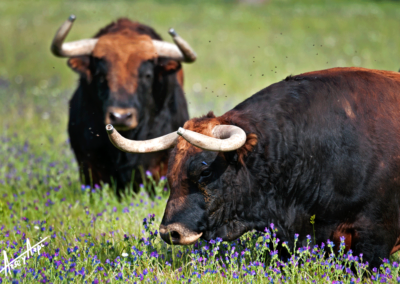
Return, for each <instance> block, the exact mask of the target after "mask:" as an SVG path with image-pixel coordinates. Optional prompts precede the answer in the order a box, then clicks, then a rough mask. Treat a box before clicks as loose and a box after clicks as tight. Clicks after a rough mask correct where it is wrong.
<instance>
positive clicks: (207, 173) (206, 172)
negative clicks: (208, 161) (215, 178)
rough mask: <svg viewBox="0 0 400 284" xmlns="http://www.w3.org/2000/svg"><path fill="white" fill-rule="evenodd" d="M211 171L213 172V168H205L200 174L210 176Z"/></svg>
mask: <svg viewBox="0 0 400 284" xmlns="http://www.w3.org/2000/svg"><path fill="white" fill-rule="evenodd" d="M211 173H212V172H211V170H204V171H202V172H201V174H200V176H201V177H203V178H205V177H209V176H211Z"/></svg>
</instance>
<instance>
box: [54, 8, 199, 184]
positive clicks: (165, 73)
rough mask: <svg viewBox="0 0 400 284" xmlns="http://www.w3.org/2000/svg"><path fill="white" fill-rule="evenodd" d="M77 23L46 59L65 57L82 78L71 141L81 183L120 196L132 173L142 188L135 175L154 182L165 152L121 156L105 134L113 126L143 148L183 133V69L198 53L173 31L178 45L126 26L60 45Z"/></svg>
mask: <svg viewBox="0 0 400 284" xmlns="http://www.w3.org/2000/svg"><path fill="white" fill-rule="evenodd" d="M74 20H75V16H73V15H72V16H70V17H69V19H68V20H67V21H66V22H65V23H64V24H63V25H62V26H61V27H60V28H59V30H58V31H57V33H56V35H55V37H54V39H53V42H52V45H51V51H52V52H53V54H54V55H56V56H58V57H68V58H69V59H68V66H69V67H70V68H71V69H72V70H74V71H76V72H77V73H78V74H79V76H80V77H79V85H78V87H77V89H76V91H75V93H74V95H73V97H72V99H71V101H70V106H69V122H68V134H69V138H70V143H71V146H72V149H73V151H74V153H75V156H76V159H77V161H78V164H79V167H80V171H81V173H82V176H81V177H82V182H85V183H86V184H89V183H90V184H100V183H101V182H105V183H111V184H113V185H114V186H116V187H117V189H121V188H125V187H126V186H129V185H130V184H131V181H132V176H133V172H134V171H136V174H135V178H134V181H135V183H136V184H139V183H141V182H142V175H141V174H140V173H139V171H138V169H139V168H140V167H141V168H142V169H143V170H144V171H149V172H150V173H151V174H152V175H153V176H154V177H155V178H157V177H160V176H162V175H165V174H166V171H167V164H168V151H167V150H165V151H160V152H158V153H153V154H144V152H143V151H142V152H141V151H139V153H137V154H131V153H122V152H120V151H118V150H117V149H115V148H114V147H113V146H112V144H111V143H110V141H109V140H108V138H107V136H106V135H104V133H102V131H103V129H104V125H105V124H109V123H112V124H114V125H115V127H116V128H117V129H118V130H120V131H121V133H122V135H123V136H124V137H127V138H130V139H138V140H146V139H151V138H154V137H158V136H160V135H163V134H167V133H169V132H171V131H173V130H175V129H177V128H178V127H180V126H182V125H183V124H184V122H185V121H186V120H188V111H187V104H186V100H185V97H184V93H183V71H182V68H181V62H187V63H189V62H193V61H195V59H196V54H195V52H194V51H193V50H192V48H191V47H190V46H189V45H188V43H187V42H186V41H184V40H183V39H182V38H181V37H179V36H178V35H177V34H176V32H175V31H174V30H173V29H171V30H170V31H169V33H170V34H171V36H172V37H173V40H174V42H175V44H172V43H168V42H165V41H162V39H161V37H160V36H159V35H158V34H157V33H156V32H155V31H154V30H153V29H152V28H151V27H148V26H145V25H143V24H140V23H137V22H132V21H130V20H128V19H124V18H122V19H119V20H118V21H116V22H113V23H111V24H109V25H107V26H106V27H104V28H102V29H101V30H100V31H99V32H98V33H97V34H96V35H95V36H94V38H90V39H83V40H79V41H74V42H66V43H64V40H65V38H66V36H67V35H68V32H69V31H70V29H71V27H72V24H73V22H74ZM137 188H138V187H136V189H137Z"/></svg>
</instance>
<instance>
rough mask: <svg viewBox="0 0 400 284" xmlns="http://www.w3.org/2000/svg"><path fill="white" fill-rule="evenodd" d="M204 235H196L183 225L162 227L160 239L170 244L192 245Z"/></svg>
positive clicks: (176, 224)
mask: <svg viewBox="0 0 400 284" xmlns="http://www.w3.org/2000/svg"><path fill="white" fill-rule="evenodd" d="M202 234H203V233H196V232H193V231H192V230H190V229H188V228H187V227H185V226H184V225H183V224H181V223H174V224H169V225H167V226H165V225H162V224H161V225H160V237H161V238H162V239H163V240H164V241H165V242H166V243H168V244H174V245H191V244H193V243H194V242H196V241H197V240H198V239H199V238H200V237H201V235H202Z"/></svg>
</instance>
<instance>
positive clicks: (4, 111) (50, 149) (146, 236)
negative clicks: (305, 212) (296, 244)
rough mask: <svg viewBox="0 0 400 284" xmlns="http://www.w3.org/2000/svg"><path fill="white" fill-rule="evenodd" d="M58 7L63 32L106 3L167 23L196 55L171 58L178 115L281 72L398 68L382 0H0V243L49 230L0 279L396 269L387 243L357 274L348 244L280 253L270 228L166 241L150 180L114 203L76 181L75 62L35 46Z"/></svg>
mask: <svg viewBox="0 0 400 284" xmlns="http://www.w3.org/2000/svg"><path fill="white" fill-rule="evenodd" d="M71 13H74V14H76V15H77V20H76V22H75V24H74V27H73V29H72V31H71V34H70V36H69V37H68V40H76V39H80V38H84V37H90V36H91V35H93V34H94V33H95V32H96V31H97V30H98V29H99V28H100V27H102V26H104V25H106V24H107V23H109V22H110V21H112V20H114V19H116V18H118V17H120V16H128V17H130V18H132V19H136V20H138V21H141V22H143V23H146V24H148V25H150V26H152V27H154V28H155V29H156V30H157V31H158V32H159V33H160V34H161V35H162V36H163V37H164V39H167V40H169V37H168V35H167V30H168V28H169V27H174V28H175V29H176V30H177V31H178V32H179V33H180V35H182V36H183V37H184V38H185V39H187V41H188V42H190V43H191V45H192V46H193V48H194V49H195V50H196V51H197V53H198V61H196V62H195V63H193V64H191V65H190V64H188V65H185V66H184V69H185V75H186V79H185V90H186V96H187V98H188V101H189V112H190V114H191V116H198V115H201V114H204V113H206V112H207V111H208V110H214V111H215V113H216V114H222V113H224V112H225V111H227V110H229V109H231V108H232V107H234V106H235V105H236V104H237V103H239V102H241V101H243V100H244V99H245V98H247V97H248V96H250V95H252V94H253V93H254V92H256V91H258V90H260V89H262V88H264V87H266V86H268V85H269V84H271V83H273V82H276V81H279V80H281V79H283V78H285V77H286V76H287V75H289V74H298V73H301V72H306V71H310V70H318V69H325V68H330V67H335V66H363V67H367V68H376V69H386V70H394V71H397V70H398V69H399V67H400V55H399V46H400V36H399V34H398V26H399V19H400V9H399V4H398V3H396V2H395V1H379V2H373V1H351V2H350V1H289V0H285V1H267V2H266V4H263V5H245V4H237V3H236V2H235V1H207V2H203V1H197V0H196V1H191V2H184V1H172V2H170V3H168V4H166V3H165V2H164V1H156V2H151V1H138V2H135V3H131V2H128V1H114V2H107V1H86V2H77V1H68V2H67V1H66V2H60V1H35V2H34V1H30V2H25V1H20V2H19V1H2V2H0V15H1V17H0V30H1V33H0V102H1V103H0V196H2V198H1V199H0V220H1V222H0V224H1V225H2V227H1V231H0V249H1V251H6V252H7V254H8V257H9V259H11V257H16V256H17V255H20V253H22V251H23V250H25V245H26V244H25V240H26V238H29V239H30V241H31V244H32V245H33V244H34V243H36V242H38V241H39V240H40V238H43V237H47V236H49V237H50V238H49V240H46V242H47V244H46V246H45V247H44V248H43V249H42V251H43V252H44V253H43V254H42V255H41V256H40V257H37V256H35V257H34V258H32V259H29V260H27V261H26V265H24V266H23V265H21V266H20V267H17V268H16V271H15V272H13V273H12V275H11V276H10V275H9V276H7V277H5V276H4V272H2V273H1V275H0V277H1V278H2V281H3V282H12V281H19V283H31V282H32V281H34V280H33V279H36V281H42V282H53V283H64V282H66V281H69V282H74V283H82V282H84V281H87V283H92V282H94V283H97V282H96V281H100V282H105V281H109V282H112V283H114V282H122V281H125V280H128V282H135V281H141V279H143V281H147V282H150V283H152V282H155V281H156V280H155V279H156V278H157V280H158V281H160V282H168V283H181V282H185V283H187V282H188V281H189V280H191V281H193V282H195V283H203V282H217V281H218V282H222V283H236V282H237V283H239V282H247V283H251V282H255V281H258V282H271V281H273V282H274V283H277V282H292V283H298V282H307V283H308V282H312V281H313V280H315V281H317V282H327V281H328V280H327V278H326V277H329V282H333V281H343V282H346V283H350V282H351V281H352V278H354V282H357V279H358V280H359V281H362V282H378V281H381V279H383V280H385V281H388V282H396V281H397V277H398V265H397V262H398V256H397V255H395V256H394V257H392V258H391V261H390V263H388V262H385V263H384V264H383V266H382V268H378V270H377V271H376V272H374V271H372V273H371V274H369V272H367V271H366V270H365V267H364V266H363V265H364V264H359V263H361V261H360V259H359V257H360V256H350V255H348V254H346V255H345V254H343V253H342V254H339V255H338V256H330V253H329V250H330V249H329V248H328V250H327V252H325V250H322V249H321V248H320V247H319V248H314V247H312V246H311V245H310V244H309V245H308V247H305V248H301V249H300V250H296V252H295V253H294V252H292V254H293V255H294V256H293V259H291V260H289V261H287V262H283V261H281V260H279V259H278V257H277V255H276V253H275V249H274V243H276V242H278V240H276V239H275V241H274V236H273V231H271V230H272V229H271V228H269V232H264V233H263V234H254V233H253V232H250V233H248V234H246V235H245V236H243V237H242V238H241V240H238V241H236V242H234V243H221V242H219V241H218V240H216V242H215V243H205V242H201V243H198V244H196V245H195V246H191V247H173V246H168V245H165V244H164V243H163V242H162V241H161V240H160V239H159V238H158V237H156V236H155V230H156V229H157V227H158V224H159V223H160V221H161V218H162V215H163V211H164V208H165V203H166V200H167V195H166V194H165V193H164V190H163V188H164V185H163V184H161V185H159V186H158V192H157V197H156V198H154V199H151V198H150V197H149V196H148V195H147V194H146V193H145V189H143V191H142V192H141V193H139V194H138V195H135V196H132V195H129V196H127V197H126V198H124V199H123V200H122V201H121V202H118V201H117V199H116V198H115V196H114V194H113V192H112V190H111V189H110V188H109V187H108V186H107V185H105V186H104V188H103V189H102V190H98V189H89V188H86V187H83V189H82V185H81V184H80V183H79V179H78V176H79V174H78V170H77V165H76V162H75V159H74V156H73V154H72V151H71V149H70V146H69V144H68V137H67V133H66V123H67V110H68V100H69V98H70V96H71V94H72V92H73V90H74V88H75V86H76V81H77V75H76V74H75V73H73V72H72V71H71V70H70V69H69V68H68V67H67V66H66V60H65V59H59V58H55V57H53V56H52V55H51V54H50V52H49V46H50V42H51V39H52V36H53V35H54V33H55V31H56V29H57V28H58V26H59V25H60V24H61V23H62V22H63V21H64V20H65V19H66V18H67V17H68V15H69V14H71ZM146 186H147V185H145V186H144V187H146ZM149 214H154V217H152V216H153V215H151V217H149ZM144 218H147V219H146V221H145V222H143V219H144ZM146 227H147V228H146ZM315 230H318V227H316V228H315ZM310 235H313V232H310ZM268 236H269V237H268ZM293 237H295V236H293ZM282 241H284V240H281V241H280V242H282ZM267 245H268V248H267ZM325 245H326V246H327V247H328V246H329V243H328V242H327V243H326V244H325ZM233 247H235V250H234V251H232V249H233ZM217 252H218V253H217ZM235 253H237V255H236V254H235ZM324 253H325V258H321V257H320V255H322V254H324ZM126 254H127V256H126V257H124V256H125V255H126ZM242 254H243V255H242ZM123 255H124V256H123ZM0 257H1V260H3V255H2V252H1V254H0ZM219 257H222V258H221V259H220V258H219ZM355 257H358V259H356V258H355ZM396 261H397V262H396ZM350 262H352V263H353V265H355V266H357V265H360V266H357V267H359V268H360V270H359V274H357V273H355V274H354V275H353V276H352V275H351V273H349V272H348V271H346V270H347V269H348V268H349V263H350ZM83 268H84V270H82V269H83ZM18 269H20V271H19V270H18ZM387 269H388V270H387ZM353 272H354V271H353ZM120 273H121V274H120ZM360 273H361V274H363V275H364V276H367V278H363V276H360ZM83 274H84V277H83ZM266 274H267V275H266ZM371 276H372V277H371ZM35 277H36V278H35ZM128 277H129V278H128ZM155 277H156V278H155ZM199 277H200V278H199ZM282 277H286V278H282ZM289 277H290V279H289ZM374 279H375V280H374ZM15 283H17V282H15Z"/></svg>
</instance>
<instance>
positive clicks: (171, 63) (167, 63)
mask: <svg viewBox="0 0 400 284" xmlns="http://www.w3.org/2000/svg"><path fill="white" fill-rule="evenodd" d="M157 67H158V69H159V70H160V72H161V74H162V75H169V74H173V73H175V72H178V71H179V70H180V69H181V68H182V65H181V63H180V62H178V61H176V60H160V62H159V63H158V66H157Z"/></svg>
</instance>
